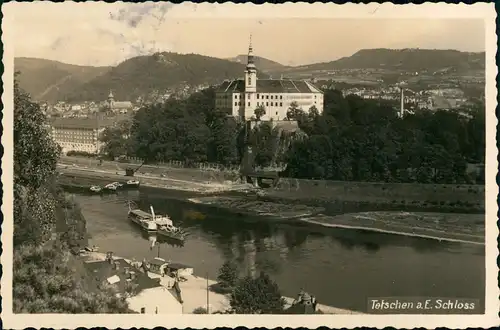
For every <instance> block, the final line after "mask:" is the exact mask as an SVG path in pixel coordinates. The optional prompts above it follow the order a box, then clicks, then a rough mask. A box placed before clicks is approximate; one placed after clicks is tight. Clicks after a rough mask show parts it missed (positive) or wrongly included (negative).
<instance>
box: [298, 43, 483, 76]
mask: <svg viewBox="0 0 500 330" xmlns="http://www.w3.org/2000/svg"><path fill="white" fill-rule="evenodd" d="M448 68H451V69H456V70H460V71H464V70H484V68H485V53H484V52H481V53H469V52H460V51H458V50H439V49H418V48H417V49H385V48H379V49H362V50H360V51H358V52H356V53H355V54H354V55H352V56H348V57H343V58H340V59H338V60H336V61H331V62H325V63H316V64H311V65H303V66H298V67H293V68H290V69H288V70H290V71H316V70H339V69H387V70H404V71H421V70H427V71H439V70H443V69H448Z"/></svg>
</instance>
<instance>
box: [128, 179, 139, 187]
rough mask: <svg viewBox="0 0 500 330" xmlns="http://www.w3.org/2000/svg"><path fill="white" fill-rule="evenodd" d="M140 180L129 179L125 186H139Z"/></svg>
mask: <svg viewBox="0 0 500 330" xmlns="http://www.w3.org/2000/svg"><path fill="white" fill-rule="evenodd" d="M140 184H141V183H140V182H139V181H138V180H128V181H127V182H126V183H125V186H126V187H127V188H138V187H139V186H140Z"/></svg>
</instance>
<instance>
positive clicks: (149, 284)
mask: <svg viewBox="0 0 500 330" xmlns="http://www.w3.org/2000/svg"><path fill="white" fill-rule="evenodd" d="M113 262H114V264H117V265H118V268H115V267H114V264H112V263H110V262H109V261H93V262H86V263H85V268H86V269H87V270H88V271H89V272H90V274H92V275H93V276H94V278H95V279H96V280H97V281H99V282H102V281H106V280H108V279H109V278H114V279H115V281H116V285H117V287H118V290H119V291H120V292H125V290H126V283H127V282H128V281H132V282H133V283H135V284H137V288H136V290H137V292H140V291H142V290H146V289H151V288H156V287H159V286H160V283H159V281H158V280H155V279H152V278H150V277H149V276H148V275H146V274H144V273H143V272H141V271H140V270H138V269H136V268H134V267H132V266H131V265H130V264H129V263H128V262H127V261H126V260H124V259H114V260H113ZM127 268H128V270H129V272H133V273H134V274H135V278H134V279H129V275H128V274H127V273H126V269H127Z"/></svg>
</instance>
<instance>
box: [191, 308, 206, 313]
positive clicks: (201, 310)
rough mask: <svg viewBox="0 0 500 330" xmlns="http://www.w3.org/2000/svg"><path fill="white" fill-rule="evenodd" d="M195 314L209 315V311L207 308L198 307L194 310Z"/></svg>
mask: <svg viewBox="0 0 500 330" xmlns="http://www.w3.org/2000/svg"><path fill="white" fill-rule="evenodd" d="M193 314H208V311H207V309H206V308H205V307H196V308H195V309H194V310H193Z"/></svg>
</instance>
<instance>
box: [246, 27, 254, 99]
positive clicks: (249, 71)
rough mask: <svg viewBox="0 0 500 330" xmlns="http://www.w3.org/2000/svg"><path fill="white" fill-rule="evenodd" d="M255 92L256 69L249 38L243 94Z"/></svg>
mask: <svg viewBox="0 0 500 330" xmlns="http://www.w3.org/2000/svg"><path fill="white" fill-rule="evenodd" d="M256 91H257V68H256V67H255V63H254V58H253V47H252V36H250V45H249V46H248V61H247V68H246V71H245V92H247V93H255V92H256Z"/></svg>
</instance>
